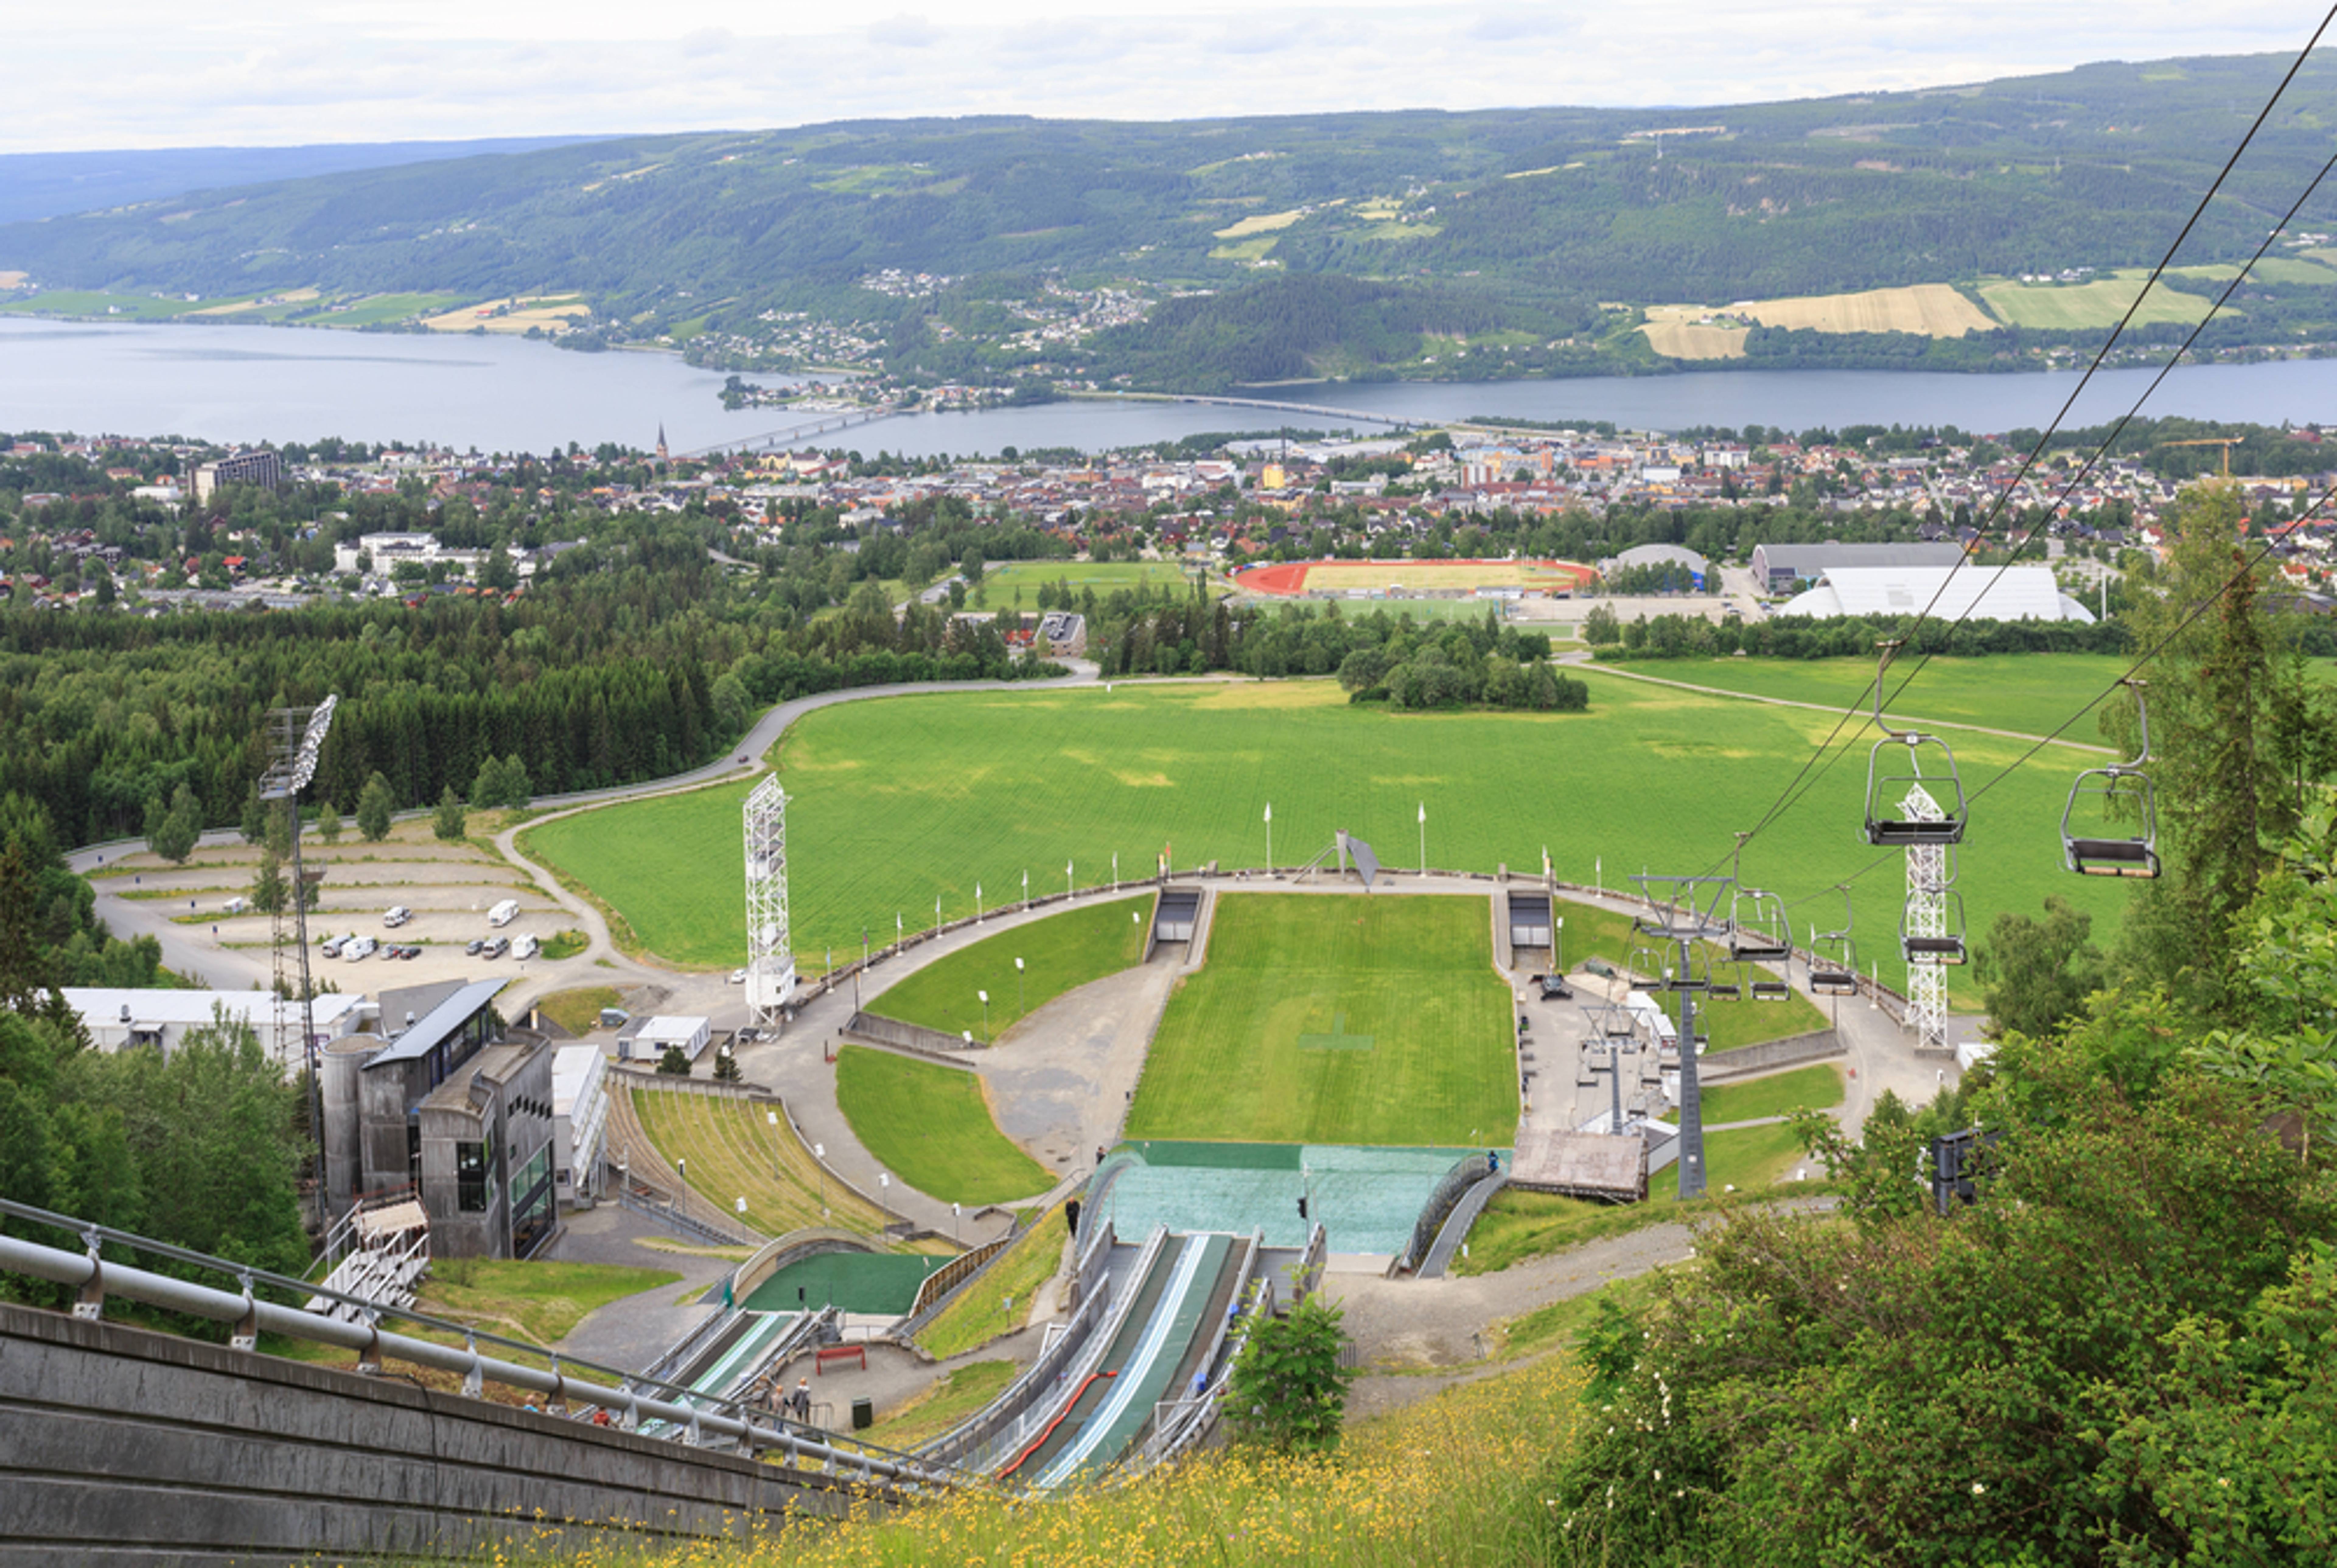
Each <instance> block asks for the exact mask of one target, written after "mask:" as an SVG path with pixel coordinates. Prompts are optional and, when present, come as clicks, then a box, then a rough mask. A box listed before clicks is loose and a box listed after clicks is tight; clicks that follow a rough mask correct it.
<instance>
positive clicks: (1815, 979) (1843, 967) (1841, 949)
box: [1810, 887, 1858, 996]
mask: <svg viewBox="0 0 2337 1568" xmlns="http://www.w3.org/2000/svg"><path fill="white" fill-rule="evenodd" d="M1850 927H1851V913H1850V889H1849V888H1847V887H1845V888H1843V890H1842V929H1841V930H1839V931H1826V932H1821V931H1819V930H1818V929H1817V928H1816V927H1815V926H1812V927H1811V928H1810V991H1811V993H1812V995H1818V996H1850V995H1855V994H1856V993H1857V991H1858V949H1857V947H1856V946H1854V945H1853V942H1852V941H1851V936H1850Z"/></svg>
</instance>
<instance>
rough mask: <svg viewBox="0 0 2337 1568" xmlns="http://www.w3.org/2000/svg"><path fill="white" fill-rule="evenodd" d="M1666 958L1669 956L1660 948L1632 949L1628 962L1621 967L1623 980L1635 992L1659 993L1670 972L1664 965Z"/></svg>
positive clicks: (1641, 947) (1644, 947)
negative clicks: (1626, 981)
mask: <svg viewBox="0 0 2337 1568" xmlns="http://www.w3.org/2000/svg"><path fill="white" fill-rule="evenodd" d="M1667 956H1669V955H1667V953H1666V952H1665V951H1664V950H1663V949H1662V948H1660V947H1648V946H1639V947H1634V948H1632V949H1631V957H1630V961H1629V962H1628V963H1627V964H1625V965H1623V975H1624V978H1625V979H1627V980H1628V981H1629V982H1630V983H1631V985H1632V987H1633V988H1634V989H1635V990H1639V991H1660V990H1662V989H1663V988H1664V986H1665V985H1666V984H1667V981H1668V980H1669V978H1670V972H1669V970H1668V968H1667V965H1665V963H1664V960H1665V959H1666V958H1667Z"/></svg>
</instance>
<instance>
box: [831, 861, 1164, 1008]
mask: <svg viewBox="0 0 2337 1568" xmlns="http://www.w3.org/2000/svg"><path fill="white" fill-rule="evenodd" d="M1152 901H1153V900H1152V895H1150V894H1145V895H1143V896H1141V897H1135V898H1115V899H1112V900H1111V901H1110V902H1109V903H1104V904H1090V905H1089V906H1088V907H1085V908H1080V907H1077V906H1073V907H1071V908H1070V909H1067V910H1065V911H1063V913H1061V914H1060V915H1053V916H1048V917H1047V918H1046V919H1044V920H1039V921H1034V922H1033V923H1032V924H1031V925H1028V926H1017V927H1016V928H1015V929H1013V930H1012V931H1002V932H1000V933H999V934H998V935H997V936H989V937H984V938H983V940H982V941H979V942H976V943H974V944H973V946H968V947H962V948H960V949H958V951H956V952H954V953H953V954H951V955H950V956H948V957H946V958H943V959H939V960H937V961H936V962H934V963H932V964H928V965H925V966H924V968H922V969H920V970H918V971H917V972H916V973H915V974H914V975H910V976H909V977H908V978H906V979H905V980H903V981H902V982H901V983H900V984H899V985H895V986H894V987H892V988H891V989H890V990H888V991H885V992H881V993H879V994H878V995H876V996H875V998H874V999H873V1000H871V1001H870V1002H869V1003H868V1004H867V1008H868V1011H869V1012H871V1013H874V1014H877V1015H878V1016H880V1017H884V1018H897V1019H899V1020H900V1021H901V1022H902V1023H904V1024H923V1025H924V1026H925V1027H926V1028H928V1029H938V1030H940V1031H941V1032H942V1033H943V1034H965V1033H967V1032H968V1031H971V1032H972V1033H973V1037H974V1038H975V1039H977V1040H982V1041H992V1040H996V1039H997V1038H998V1037H999V1036H1000V1035H1002V1034H1005V1033H1006V1032H1007V1031H1008V1030H1009V1029H1012V1027H1014V1025H1015V1024H1019V1023H1021V1022H1022V1019H1024V1018H1025V1017H1027V1016H1029V1015H1030V1014H1032V1013H1035V1012H1037V1011H1038V1010H1039V1009H1040V1008H1041V1007H1043V1006H1045V1005H1047V1004H1048V1003H1050V1002H1051V1001H1053V1000H1054V999H1055V998H1056V997H1058V996H1061V995H1063V993H1065V992H1066V991H1071V990H1074V989H1076V988H1078V987H1079V986H1081V985H1086V984H1087V983H1088V982H1089V981H1090V980H1100V979H1102V978H1103V977H1104V976H1105V975H1117V974H1119V973H1120V971H1121V970H1122V969H1125V968H1127V967H1128V966H1129V965H1132V964H1137V963H1140V962H1142V960H1143V958H1144V937H1145V917H1146V916H1148V915H1149V914H1150V913H1151V910H1152ZM1018 961H1019V962H1020V963H1021V964H1022V969H1021V971H1020V972H1019V973H1018V972H1017V970H1016V969H1015V965H1016V963H1017V962H1018ZM877 973H879V974H882V973H883V971H882V970H879V971H877ZM984 991H987V992H989V993H990V1001H989V1004H988V1005H986V1006H985V1005H983V1001H982V993H983V992H984Z"/></svg>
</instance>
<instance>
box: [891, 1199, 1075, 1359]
mask: <svg viewBox="0 0 2337 1568" xmlns="http://www.w3.org/2000/svg"><path fill="white" fill-rule="evenodd" d="M1062 1215H1063V1210H1062V1207H1061V1205H1060V1204H1059V1205H1057V1206H1056V1208H1055V1210H1054V1211H1053V1212H1052V1213H1051V1214H1048V1215H1047V1216H1046V1217H1045V1218H1043V1219H1041V1220H1040V1221H1039V1222H1038V1223H1037V1224H1035V1225H1032V1227H1031V1228H1030V1229H1029V1230H1025V1231H1024V1232H1023V1233H1022V1235H1021V1236H1020V1237H1018V1238H1016V1239H1015V1241H1014V1244H1013V1245H1012V1246H1011V1247H1009V1248H1007V1250H1006V1254H1005V1256H1004V1257H1002V1258H1000V1259H998V1260H997V1261H995V1262H993V1263H992V1264H991V1266H990V1268H989V1269H988V1270H987V1271H986V1272H984V1273H983V1276H982V1278H981V1279H978V1280H976V1281H975V1282H974V1283H973V1285H971V1286H969V1287H967V1288H966V1289H963V1290H962V1291H960V1292H959V1293H958V1296H957V1299H955V1300H953V1301H952V1302H951V1303H950V1304H949V1305H948V1306H947V1307H945V1308H943V1309H942V1312H941V1315H940V1316H939V1317H937V1318H934V1320H933V1321H932V1322H930V1323H928V1324H926V1325H925V1327H924V1332H923V1333H921V1334H919V1335H918V1336H917V1348H919V1349H921V1350H923V1351H924V1353H925V1354H926V1355H928V1356H931V1357H934V1359H935V1360H936V1361H946V1360H948V1359H949V1358H950V1357H953V1356H963V1355H964V1354H965V1353H966V1352H967V1351H969V1350H974V1349H979V1348H981V1347H983V1346H984V1345H987V1344H989V1343H990V1342H991V1341H992V1339H995V1338H998V1337H999V1336H1000V1335H1002V1334H1012V1332H1013V1331H1014V1330H1015V1329H1017V1328H1021V1327H1022V1323H1023V1320H1024V1319H1025V1318H1028V1317H1029V1316H1030V1310H1031V1298H1032V1295H1033V1294H1034V1293H1035V1292H1036V1291H1037V1290H1038V1289H1039V1287H1040V1286H1041V1285H1042V1284H1044V1283H1046V1281H1048V1280H1049V1279H1053V1278H1054V1277H1055V1274H1056V1273H1057V1271H1058V1270H1059V1269H1061V1266H1062V1260H1063V1237H1064V1230H1063V1223H1062Z"/></svg>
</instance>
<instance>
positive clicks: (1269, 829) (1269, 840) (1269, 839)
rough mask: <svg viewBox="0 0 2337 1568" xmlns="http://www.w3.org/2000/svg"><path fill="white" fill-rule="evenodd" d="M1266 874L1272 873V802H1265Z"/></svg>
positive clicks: (1270, 874)
mask: <svg viewBox="0 0 2337 1568" xmlns="http://www.w3.org/2000/svg"><path fill="white" fill-rule="evenodd" d="M1266 875H1267V876H1269V877H1271V876H1273V875H1274V802H1273V801H1271V800H1269V801H1267V802H1266Z"/></svg>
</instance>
